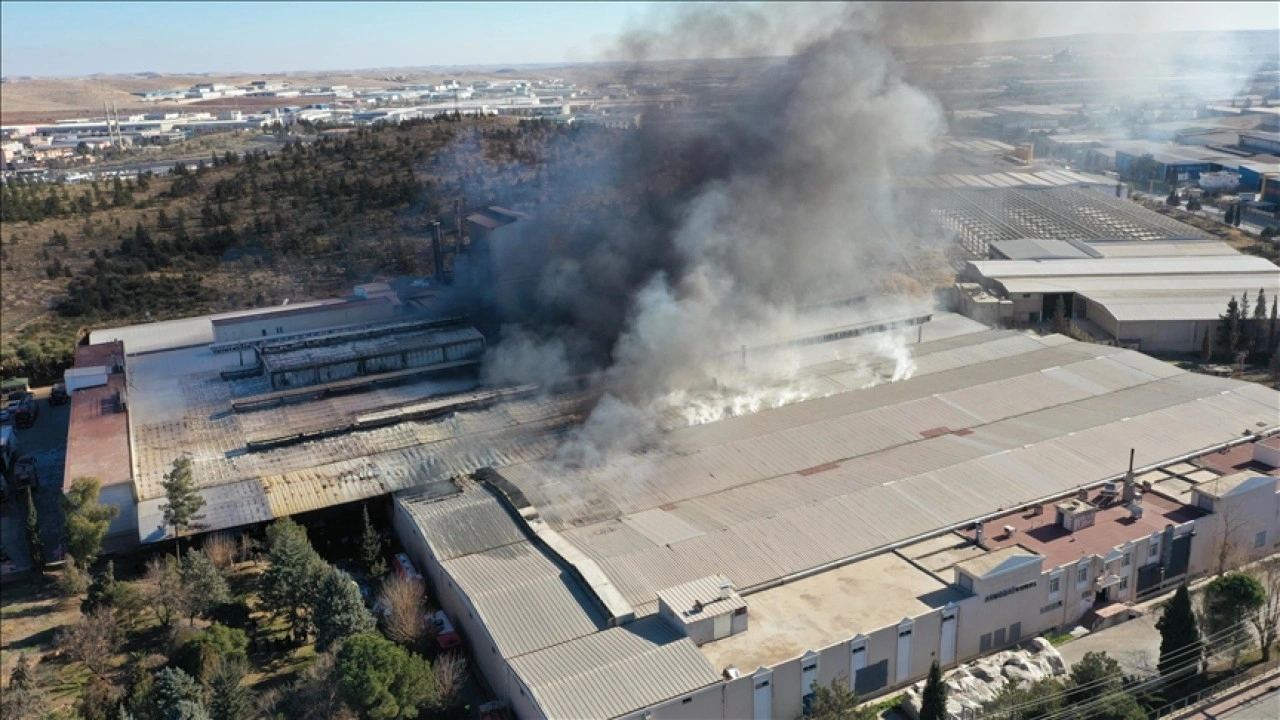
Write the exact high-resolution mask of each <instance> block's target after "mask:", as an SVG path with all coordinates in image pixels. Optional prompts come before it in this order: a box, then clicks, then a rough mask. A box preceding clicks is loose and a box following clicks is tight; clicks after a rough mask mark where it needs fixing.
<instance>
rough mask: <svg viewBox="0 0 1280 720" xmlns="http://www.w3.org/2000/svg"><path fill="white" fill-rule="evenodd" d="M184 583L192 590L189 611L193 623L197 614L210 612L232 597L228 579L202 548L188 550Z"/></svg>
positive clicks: (183, 561)
mask: <svg viewBox="0 0 1280 720" xmlns="http://www.w3.org/2000/svg"><path fill="white" fill-rule="evenodd" d="M182 584H183V585H184V586H185V587H186V588H187V589H188V590H189V591H190V594H189V597H190V599H191V602H190V604H189V605H188V607H187V612H188V614H189V617H190V621H191V624H192V625H195V622H196V616H197V615H205V614H208V612H209V611H210V610H212V609H213V608H214V607H216V606H218V605H220V604H222V603H225V602H227V601H229V600H230V599H231V590H230V588H228V587H227V581H226V579H225V578H223V577H222V573H221V572H219V571H218V568H217V566H215V565H214V564H213V561H212V560H210V559H209V556H208V555H205V554H204V551H202V550H188V551H187V555H186V557H184V558H183V559H182Z"/></svg>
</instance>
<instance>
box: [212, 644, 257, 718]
mask: <svg viewBox="0 0 1280 720" xmlns="http://www.w3.org/2000/svg"><path fill="white" fill-rule="evenodd" d="M244 675H245V671H244V664H243V662H234V661H229V660H225V659H224V660H223V661H222V662H220V663H219V664H218V669H217V670H216V671H214V673H213V677H212V678H210V679H209V716H210V717H212V718H213V720H250V718H252V717H253V696H252V695H251V694H250V691H249V688H248V687H247V686H245V685H244Z"/></svg>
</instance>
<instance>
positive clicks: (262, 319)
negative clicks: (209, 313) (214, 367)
mask: <svg viewBox="0 0 1280 720" xmlns="http://www.w3.org/2000/svg"><path fill="white" fill-rule="evenodd" d="M399 305H400V303H399V300H398V299H397V298H394V296H392V297H388V296H385V295H382V294H376V295H374V296H373V297H368V296H366V297H358V296H357V297H355V298H352V299H350V300H348V301H346V302H341V303H330V304H324V305H311V306H306V307H288V308H282V309H279V310H272V311H270V312H265V313H258V314H254V315H239V316H235V317H225V318H217V319H215V320H213V340H214V342H216V343H234V342H236V341H245V340H257V339H259V338H263V337H269V336H271V335H285V334H290V335H291V334H294V333H300V332H306V331H309V330H322V329H325V328H331V327H341V326H345V325H362V324H368V323H376V322H386V321H389V320H391V319H392V318H394V317H395V314H396V310H397V308H398V306H399Z"/></svg>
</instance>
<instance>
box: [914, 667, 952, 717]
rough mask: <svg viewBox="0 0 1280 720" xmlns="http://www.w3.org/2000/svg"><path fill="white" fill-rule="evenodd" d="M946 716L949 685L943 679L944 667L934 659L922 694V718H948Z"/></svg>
mask: <svg viewBox="0 0 1280 720" xmlns="http://www.w3.org/2000/svg"><path fill="white" fill-rule="evenodd" d="M946 717H947V685H946V683H944V682H943V681H942V667H941V666H939V665H938V661H937V660H934V661H933V664H932V665H930V666H929V679H927V680H925V683H924V691H923V692H922V693H921V694H920V720H946Z"/></svg>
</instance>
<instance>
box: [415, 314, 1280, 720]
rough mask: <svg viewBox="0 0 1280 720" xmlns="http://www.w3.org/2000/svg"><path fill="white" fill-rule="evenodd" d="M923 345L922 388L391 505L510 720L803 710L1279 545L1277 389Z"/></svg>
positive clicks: (942, 329)
mask: <svg viewBox="0 0 1280 720" xmlns="http://www.w3.org/2000/svg"><path fill="white" fill-rule="evenodd" d="M924 329H925V332H924V333H923V334H922V338H921V342H919V343H918V344H915V345H913V346H912V352H913V357H914V359H915V361H916V363H917V370H916V373H915V375H914V376H912V377H911V378H909V379H907V380H903V381H900V382H894V383H886V384H880V385H877V386H874V387H870V388H866V389H856V388H857V386H855V385H850V386H845V385H843V384H842V379H843V378H844V377H845V374H847V372H848V371H847V370H843V371H842V370H841V368H840V364H839V363H836V364H829V363H823V364H817V365H812V366H810V367H809V368H808V370H807V371H806V372H809V373H812V374H814V375H816V376H817V377H818V378H820V379H821V381H822V382H824V383H829V384H830V387H831V393H830V394H828V395H826V396H825V397H820V398H815V399H810V400H807V401H804V402H799V403H796V404H792V405H787V406H784V407H780V408H776V409H772V410H765V411H761V412H757V413H754V414H750V415H745V416H739V417H732V418H727V419H724V420H720V421H718V422H713V423H709V424H705V425H697V426H691V427H684V428H680V429H676V430H673V431H671V432H669V433H668V434H667V435H666V436H665V437H664V438H663V441H662V443H661V446H660V447H659V448H656V449H650V450H648V451H646V452H644V453H641V454H634V455H631V454H628V455H624V456H620V457H614V458H611V461H610V462H609V463H607V464H605V465H602V466H593V467H567V466H564V465H562V464H559V463H557V462H555V461H554V460H552V459H541V460H533V461H528V462H518V463H511V464H508V465H507V466H506V467H502V468H499V469H497V470H496V471H490V470H486V471H481V472H477V473H475V474H474V475H473V476H472V477H464V478H458V479H456V480H455V481H454V482H448V483H435V484H433V485H432V486H431V487H430V488H428V489H424V490H419V491H416V492H411V493H406V494H402V495H400V496H398V497H397V499H396V519H395V522H396V528H397V534H398V535H399V537H400V538H401V541H402V542H403V543H404V545H405V548H406V552H407V553H408V554H409V555H410V557H411V558H412V559H413V560H414V562H415V563H416V564H418V566H419V567H421V568H424V572H425V574H426V575H427V577H428V578H429V579H430V581H431V583H432V584H433V587H434V589H435V591H434V597H437V598H438V599H439V602H440V603H441V605H442V606H443V608H444V609H445V611H446V613H447V614H449V616H450V617H451V618H454V619H455V622H454V624H455V627H457V628H458V630H459V632H460V634H461V635H462V636H463V637H464V639H465V640H466V642H467V644H468V647H469V648H470V649H471V652H472V654H473V657H474V659H475V663H476V667H478V668H479V669H480V671H481V673H482V674H483V677H484V678H485V679H486V681H487V684H488V685H489V687H490V689H491V690H492V691H493V692H494V693H495V694H496V695H497V696H498V697H500V698H501V699H503V700H506V701H508V702H510V703H511V705H512V707H513V709H514V710H515V712H516V714H517V716H518V717H521V718H544V717H545V718H580V717H626V718H641V717H648V718H703V719H705V718H743V717H755V718H774V717H794V716H797V715H799V714H801V713H802V712H803V710H804V708H805V707H807V706H808V703H809V702H811V700H812V691H811V687H812V684H813V683H814V682H817V683H821V684H828V683H830V682H831V681H832V680H834V679H836V678H839V677H846V678H851V682H852V684H853V685H854V688H855V689H856V690H857V691H858V692H860V693H861V694H863V696H864V697H867V696H874V695H877V694H880V693H884V692H889V691H892V690H894V689H898V688H901V687H904V686H905V685H907V684H909V683H911V682H914V681H917V680H919V679H920V678H921V677H923V676H924V675H925V674H926V673H927V671H928V668H929V665H930V664H931V663H932V662H933V661H934V660H935V659H937V660H939V661H940V662H941V663H942V664H943V665H944V667H949V666H953V665H955V664H957V663H959V662H964V661H966V660H968V659H970V658H973V657H976V656H978V655H980V654H983V653H986V652H990V651H994V650H998V649H1001V648H1004V647H1007V646H1009V645H1011V644H1013V643H1016V642H1018V641H1019V640H1022V639H1025V638H1028V637H1031V636H1034V635H1035V634H1037V633H1040V632H1043V631H1045V630H1049V629H1053V628H1062V627H1070V626H1071V625H1072V624H1073V623H1076V622H1083V623H1085V624H1086V625H1088V626H1090V627H1094V628H1097V627H1102V626H1105V625H1107V624H1110V623H1114V622H1119V621H1122V620H1124V619H1126V618H1127V617H1128V608H1127V606H1126V605H1125V603H1127V602H1132V601H1134V600H1136V599H1141V598H1144V597H1149V596H1151V595H1153V594H1155V593H1158V592H1160V591H1162V590H1164V589H1167V588H1168V587H1170V586H1172V584H1174V583H1177V582H1180V581H1182V580H1185V579H1186V578H1188V577H1194V576H1198V575H1201V574H1203V573H1205V572H1207V571H1208V570H1210V569H1211V568H1212V566H1213V564H1214V562H1215V561H1216V553H1215V550H1216V548H1217V547H1218V544H1217V543H1218V539H1219V538H1220V537H1221V536H1222V534H1223V532H1224V531H1225V530H1227V529H1230V530H1231V532H1233V533H1235V535H1233V536H1232V538H1231V542H1232V543H1233V545H1235V546H1238V547H1239V548H1240V549H1241V550H1240V553H1239V557H1236V558H1233V561H1245V560H1248V559H1249V558H1256V557H1260V556H1262V555H1265V554H1268V553H1272V552H1275V549H1276V547H1277V546H1280V537H1276V535H1277V532H1276V528H1277V527H1280V495H1278V494H1277V485H1276V474H1277V471H1276V469H1275V462H1276V460H1277V458H1276V457H1275V456H1276V455H1277V454H1278V453H1280V440H1278V439H1277V438H1275V437H1269V436H1271V435H1273V434H1274V433H1276V432H1277V430H1280V417H1277V414H1276V411H1275V408H1276V406H1277V402H1280V395H1278V394H1277V393H1276V392H1275V391H1273V390H1270V389H1267V388H1263V387H1261V386H1257V385H1250V384H1245V383H1240V382H1235V381H1231V380H1224V379H1219V378H1213V377H1207V376H1202V375H1194V374H1191V373H1187V372H1184V371H1181V370H1178V369H1177V368H1175V367H1172V366H1170V365H1168V364H1165V363H1163V362H1160V361H1157V360H1153V359H1151V358H1148V357H1145V356H1143V355H1140V354H1138V353H1135V352H1132V351H1129V350H1124V349H1121V348H1115V347H1103V346H1098V345H1092V344H1085V343H1078V342H1075V341H1072V340H1068V339H1066V338H1063V337H1061V336H1056V335H1055V336H1047V337H1035V336H1031V335H1026V334H1022V333H1019V332H1014V331H1008V330H989V329H985V328H982V327H981V326H979V325H977V324H973V323H968V322H966V321H963V320H961V319H959V318H957V317H955V316H951V315H946V314H941V315H939V316H937V317H936V318H935V322H934V323H929V324H926V325H925V326H924ZM847 349H848V348H846V350H847ZM814 359H815V360H816V359H817V358H816V357H815V358H814ZM1259 438H1267V439H1259ZM1219 450H1224V452H1219ZM1131 451H1132V452H1133V454H1134V457H1136V460H1133V459H1131V455H1130V452H1131ZM1131 466H1132V472H1129V471H1127V469H1128V468H1130V467H1131ZM1227 514H1230V515H1231V517H1232V522H1231V524H1230V528H1227V526H1226V524H1224V523H1223V522H1222V517H1223V516H1225V515H1227Z"/></svg>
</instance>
